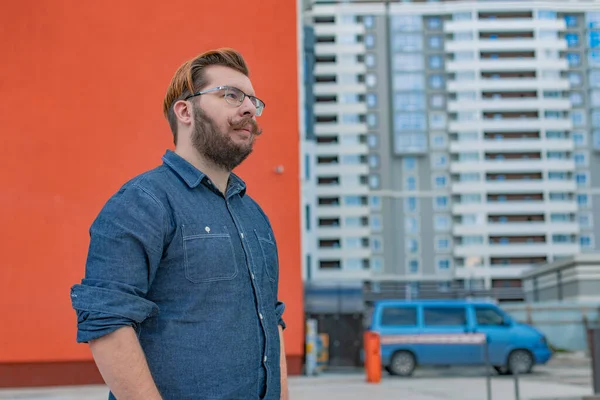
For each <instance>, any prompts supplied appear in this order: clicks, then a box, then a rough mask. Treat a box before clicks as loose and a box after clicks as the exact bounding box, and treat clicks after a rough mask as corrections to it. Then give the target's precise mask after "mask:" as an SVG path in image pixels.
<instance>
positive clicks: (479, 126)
mask: <svg viewBox="0 0 600 400" xmlns="http://www.w3.org/2000/svg"><path fill="white" fill-rule="evenodd" d="M448 125H449V126H448V128H449V130H450V131H454V132H460V131H473V130H483V131H486V132H493V131H501V132H510V131H516V132H521V131H523V130H536V129H543V130H571V129H572V128H573V124H572V122H571V120H570V119H568V118H563V119H543V118H514V119H509V118H504V119H502V118H499V119H483V120H482V119H479V120H465V121H450V123H449V124H448Z"/></svg>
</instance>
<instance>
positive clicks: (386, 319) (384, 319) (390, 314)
mask: <svg viewBox="0 0 600 400" xmlns="http://www.w3.org/2000/svg"><path fill="white" fill-rule="evenodd" d="M415 325H417V309H416V308H415V307H385V308H384V309H383V313H382V315H381V326H415Z"/></svg>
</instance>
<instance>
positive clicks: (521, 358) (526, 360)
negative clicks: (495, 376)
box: [507, 350, 534, 375]
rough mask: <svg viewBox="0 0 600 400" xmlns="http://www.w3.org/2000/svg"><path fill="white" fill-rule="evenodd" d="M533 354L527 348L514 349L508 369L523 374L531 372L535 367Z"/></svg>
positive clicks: (509, 357)
mask: <svg viewBox="0 0 600 400" xmlns="http://www.w3.org/2000/svg"><path fill="white" fill-rule="evenodd" d="M533 363H534V361H533V356H532V355H531V353H530V352H528V351H527V350H513V351H512V352H511V353H510V355H509V356H508V363H507V364H508V366H507V368H508V371H509V372H510V373H511V374H513V373H514V372H515V371H517V372H518V373H519V375H521V374H529V373H530V372H531V370H532V369H533Z"/></svg>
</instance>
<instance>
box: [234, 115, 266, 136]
mask: <svg viewBox="0 0 600 400" xmlns="http://www.w3.org/2000/svg"><path fill="white" fill-rule="evenodd" d="M229 125H230V126H231V128H232V129H247V128H250V132H251V133H252V135H253V136H260V134H262V128H261V127H260V126H258V124H257V123H256V121H255V120H254V119H252V117H244V118H242V119H240V120H239V121H235V122H234V121H233V120H230V121H229Z"/></svg>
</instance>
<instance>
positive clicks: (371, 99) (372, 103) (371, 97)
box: [367, 93, 377, 108]
mask: <svg viewBox="0 0 600 400" xmlns="http://www.w3.org/2000/svg"><path fill="white" fill-rule="evenodd" d="M367 106H368V107H370V108H375V107H377V95H376V94H374V93H369V94H368V95H367Z"/></svg>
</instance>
